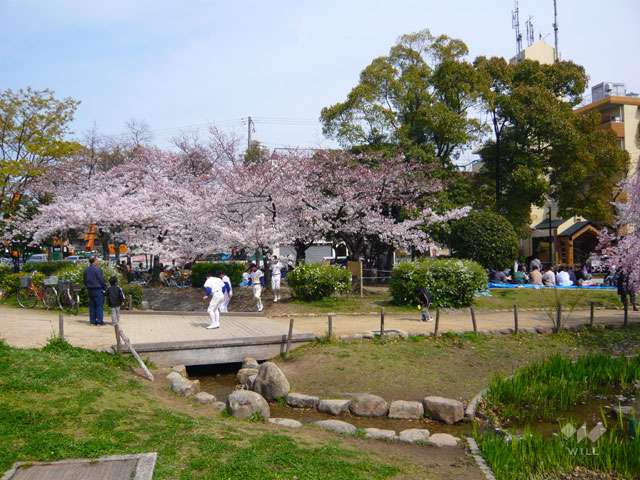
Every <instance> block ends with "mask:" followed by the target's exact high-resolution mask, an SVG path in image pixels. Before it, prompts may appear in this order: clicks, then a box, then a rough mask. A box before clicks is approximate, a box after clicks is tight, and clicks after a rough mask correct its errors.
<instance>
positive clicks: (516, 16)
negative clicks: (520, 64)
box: [511, 0, 522, 56]
mask: <svg viewBox="0 0 640 480" xmlns="http://www.w3.org/2000/svg"><path fill="white" fill-rule="evenodd" d="M511 26H512V27H513V29H514V30H515V32H516V54H517V55H518V56H519V55H520V52H521V51H522V33H520V7H519V6H518V0H515V1H514V9H513V10H512V11H511Z"/></svg>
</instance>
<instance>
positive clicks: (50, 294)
mask: <svg viewBox="0 0 640 480" xmlns="http://www.w3.org/2000/svg"><path fill="white" fill-rule="evenodd" d="M42 301H43V303H44V306H45V307H46V308H47V309H49V308H59V309H60V310H62V304H61V303H60V296H59V295H58V290H57V289H56V287H45V289H44V296H43V297H42Z"/></svg>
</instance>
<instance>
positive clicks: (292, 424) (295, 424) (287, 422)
mask: <svg viewBox="0 0 640 480" xmlns="http://www.w3.org/2000/svg"><path fill="white" fill-rule="evenodd" d="M269 423H273V424H274V425H278V426H279V427H287V428H300V427H302V423H300V422H299V421H298V420H294V419H293V418H270V419H269Z"/></svg>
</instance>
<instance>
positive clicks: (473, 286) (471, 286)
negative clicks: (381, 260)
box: [391, 258, 488, 308]
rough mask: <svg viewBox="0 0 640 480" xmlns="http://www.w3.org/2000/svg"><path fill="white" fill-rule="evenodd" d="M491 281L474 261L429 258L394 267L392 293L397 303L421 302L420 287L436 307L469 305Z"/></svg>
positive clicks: (414, 303)
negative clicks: (425, 291) (478, 292)
mask: <svg viewBox="0 0 640 480" xmlns="http://www.w3.org/2000/svg"><path fill="white" fill-rule="evenodd" d="M487 281H488V280H487V273H486V272H485V270H484V268H482V266H481V265H480V264H478V263H476V262H474V261H472V260H459V259H456V258H447V259H444V258H443V259H440V258H425V259H423V260H420V261H417V262H405V263H401V264H400V265H398V266H397V267H395V268H394V269H393V273H392V274H391V295H392V297H393V303H395V304H397V305H418V303H419V302H418V298H417V295H416V289H417V288H418V287H424V288H426V289H427V290H428V291H429V292H430V293H431V295H432V297H433V305H434V306H435V307H443V308H460V307H468V306H469V305H471V302H473V295H474V294H475V293H476V292H477V291H478V290H482V289H485V288H486V287H487Z"/></svg>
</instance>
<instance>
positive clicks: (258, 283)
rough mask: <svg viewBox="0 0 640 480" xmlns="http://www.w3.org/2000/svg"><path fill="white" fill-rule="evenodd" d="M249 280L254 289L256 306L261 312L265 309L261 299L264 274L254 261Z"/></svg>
mask: <svg viewBox="0 0 640 480" xmlns="http://www.w3.org/2000/svg"><path fill="white" fill-rule="evenodd" d="M249 281H250V282H251V288H252V289H253V298H255V300H256V307H257V309H258V311H259V312H261V311H262V310H263V309H264V307H263V306H262V299H261V297H262V284H263V283H264V274H263V273H262V271H261V270H260V269H259V268H258V266H257V265H256V264H255V263H252V264H251V266H250V267H249Z"/></svg>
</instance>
